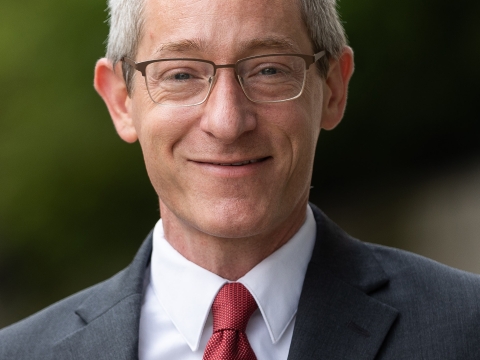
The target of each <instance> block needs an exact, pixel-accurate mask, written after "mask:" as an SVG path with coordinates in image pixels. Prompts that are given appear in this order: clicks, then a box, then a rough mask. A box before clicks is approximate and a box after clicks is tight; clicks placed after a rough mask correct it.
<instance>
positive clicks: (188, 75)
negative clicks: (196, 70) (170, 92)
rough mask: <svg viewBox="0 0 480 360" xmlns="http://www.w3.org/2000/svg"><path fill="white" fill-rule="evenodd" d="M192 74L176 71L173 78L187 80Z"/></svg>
mask: <svg viewBox="0 0 480 360" xmlns="http://www.w3.org/2000/svg"><path fill="white" fill-rule="evenodd" d="M191 77H192V75H190V74H187V73H178V74H175V75H174V78H175V80H189V79H190V78H191Z"/></svg>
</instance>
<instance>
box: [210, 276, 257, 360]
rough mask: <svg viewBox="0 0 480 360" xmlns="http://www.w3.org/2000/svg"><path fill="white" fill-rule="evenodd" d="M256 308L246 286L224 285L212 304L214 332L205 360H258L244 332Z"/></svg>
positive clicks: (236, 284)
mask: <svg viewBox="0 0 480 360" xmlns="http://www.w3.org/2000/svg"><path fill="white" fill-rule="evenodd" d="M257 307H258V306H257V303H256V302H255V299H254V298H253V296H252V294H250V292H249V291H248V290H247V288H245V286H243V285H242V284H240V283H229V284H225V285H224V286H223V287H222V288H221V289H220V291H219V292H218V294H217V297H216V298H215V301H214V302H213V305H212V313H213V334H212V337H211V338H210V340H208V343H207V346H206V347H205V352H204V353H203V360H257V357H256V356H255V353H254V352H253V350H252V348H251V347H250V343H249V342H248V339H247V335H246V334H245V329H246V328H247V323H248V320H249V319H250V316H251V315H252V314H253V312H254V311H255V310H256V309H257Z"/></svg>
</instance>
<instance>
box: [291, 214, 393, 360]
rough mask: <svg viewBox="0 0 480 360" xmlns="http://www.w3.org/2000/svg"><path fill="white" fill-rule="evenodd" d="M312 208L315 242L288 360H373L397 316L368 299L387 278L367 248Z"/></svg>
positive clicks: (383, 306)
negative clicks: (315, 232)
mask: <svg viewBox="0 0 480 360" xmlns="http://www.w3.org/2000/svg"><path fill="white" fill-rule="evenodd" d="M312 208H313V210H314V215H315V220H316V222H317V240H316V245H315V248H314V250H313V254H312V260H311V262H310V264H309V267H308V270H307V274H306V276H305V281H304V285H303V291H302V295H301V297H300V302H299V306H298V312H297V318H296V321H295V329H294V333H293V338H292V344H291V347H290V353H289V357H288V359H289V360H299V359H302V360H308V359H312V360H313V359H331V358H335V359H356V360H367V359H370V360H371V359H374V358H375V355H376V354H377V352H378V350H379V348H380V346H381V345H382V343H383V341H384V339H385V336H386V335H387V333H388V331H389V329H390V327H391V326H392V324H393V322H394V321H395V319H396V317H397V315H398V311H397V310H396V309H394V308H392V307H391V306H389V305H387V304H384V303H382V302H380V301H378V300H376V299H375V298H373V297H372V295H373V294H374V293H375V292H376V291H378V290H379V289H380V288H383V287H384V286H385V285H387V283H388V277H387V275H386V274H385V272H384V271H383V268H382V267H381V265H380V264H379V263H378V261H377V259H376V258H375V257H374V255H373V254H372V251H371V250H370V249H369V248H368V246H367V245H365V244H363V243H361V242H360V241H358V240H355V239H353V238H351V237H350V236H348V235H347V234H346V233H345V232H344V231H343V230H341V229H340V228H339V227H338V226H337V225H336V224H334V223H333V222H332V221H331V220H330V219H328V218H327V217H326V216H325V215H324V214H323V213H322V212H321V211H320V210H319V209H318V208H317V207H315V206H312Z"/></svg>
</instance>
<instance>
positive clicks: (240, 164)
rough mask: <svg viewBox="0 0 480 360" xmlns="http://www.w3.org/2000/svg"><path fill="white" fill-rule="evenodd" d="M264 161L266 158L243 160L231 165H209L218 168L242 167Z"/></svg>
mask: <svg viewBox="0 0 480 360" xmlns="http://www.w3.org/2000/svg"><path fill="white" fill-rule="evenodd" d="M266 159H267V158H261V159H254V160H245V161H239V162H232V163H217V162H210V164H212V165H220V166H242V165H248V164H255V163H258V162H262V161H265V160H266Z"/></svg>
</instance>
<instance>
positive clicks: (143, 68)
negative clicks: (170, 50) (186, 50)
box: [121, 50, 326, 107]
mask: <svg viewBox="0 0 480 360" xmlns="http://www.w3.org/2000/svg"><path fill="white" fill-rule="evenodd" d="M325 55H326V51H325V50H322V51H319V52H317V53H315V54H313V55H306V54H292V53H278V54H265V55H257V56H250V57H247V58H243V59H240V60H237V61H236V62H235V63H233V64H215V63H214V62H213V61H209V60H204V59H195V58H166V59H156V60H147V61H142V62H138V63H137V62H135V61H134V60H132V59H130V58H128V57H126V56H124V57H123V58H122V59H121V61H122V62H125V63H127V64H128V65H130V66H132V67H133V68H134V69H135V70H137V71H139V72H140V73H141V74H142V76H143V77H144V78H145V85H146V88H147V91H148V94H149V96H150V98H151V100H152V101H153V102H154V103H156V104H158V105H162V106H170V107H188V106H196V105H201V104H203V103H204V102H205V101H206V100H207V99H208V97H209V95H210V93H211V91H212V89H213V87H214V84H215V81H216V75H217V69H225V68H232V69H233V70H234V71H235V75H236V77H235V79H236V80H237V82H238V83H239V84H240V86H241V88H242V91H243V93H244V94H245V96H246V97H247V98H248V99H249V100H250V101H252V102H254V103H277V102H285V101H290V100H294V99H297V98H298V97H300V96H301V95H302V93H303V89H304V87H305V79H306V74H307V70H308V69H309V68H310V66H311V65H312V64H314V63H316V62H317V61H318V60H320V59H321V58H322V57H324V56H325ZM274 56H287V57H296V58H301V59H303V61H304V64H305V67H304V70H303V82H302V85H301V89H300V91H299V92H298V94H296V95H294V96H291V97H288V98H286V99H281V100H278V99H276V100H260V101H259V100H255V99H252V97H251V96H249V94H248V92H247V91H246V90H245V87H244V83H243V81H242V78H241V76H240V75H239V71H238V69H239V66H240V65H241V64H242V63H244V62H246V61H249V60H253V59H261V58H267V57H274ZM165 61H197V62H201V63H206V64H210V65H212V67H213V74H212V76H211V77H210V78H209V79H208V82H209V87H208V91H207V92H206V93H205V96H204V97H203V98H202V100H200V101H197V102H195V103H192V104H165V103H160V102H158V101H155V99H154V97H153V96H152V94H151V92H150V89H149V85H148V80H147V66H148V65H150V64H153V63H158V62H165Z"/></svg>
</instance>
